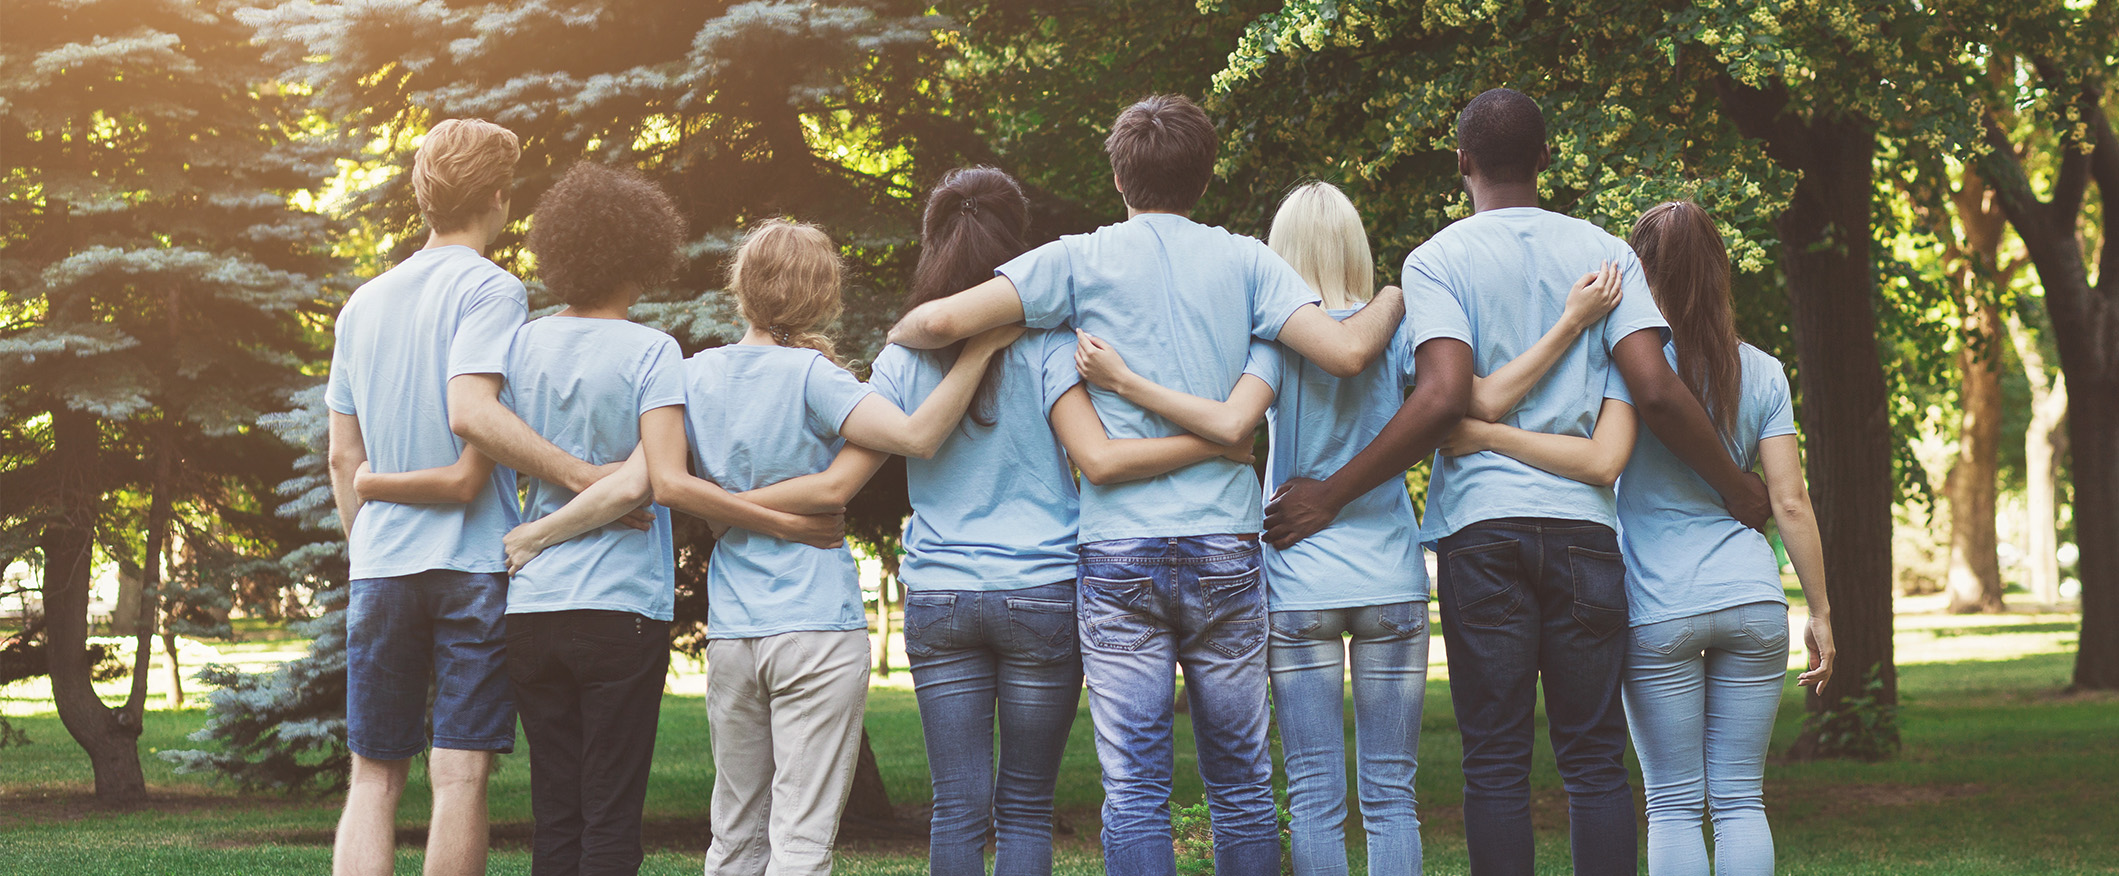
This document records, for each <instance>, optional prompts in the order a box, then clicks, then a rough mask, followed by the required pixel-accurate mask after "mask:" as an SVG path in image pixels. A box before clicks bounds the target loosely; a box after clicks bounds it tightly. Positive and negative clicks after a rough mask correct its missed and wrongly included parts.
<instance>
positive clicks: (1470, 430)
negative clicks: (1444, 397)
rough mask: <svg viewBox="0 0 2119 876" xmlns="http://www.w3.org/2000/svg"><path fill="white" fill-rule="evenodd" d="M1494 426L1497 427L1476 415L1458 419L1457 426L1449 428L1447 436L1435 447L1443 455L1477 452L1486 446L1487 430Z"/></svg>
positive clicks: (1461, 454)
mask: <svg viewBox="0 0 2119 876" xmlns="http://www.w3.org/2000/svg"><path fill="white" fill-rule="evenodd" d="M1495 428H1499V427H1497V426H1495V425H1494V424H1492V423H1489V422H1487V421H1485V420H1481V419H1478V418H1477V417H1465V418H1464V419H1463V420H1460V421H1458V423H1457V428H1455V429H1452V430H1450V433H1449V436H1448V437H1446V438H1443V439H1442V445H1441V446H1439V447H1437V448H1435V449H1436V450H1440V451H1442V455H1443V456H1463V455H1465V454H1468V453H1478V452H1479V451H1481V450H1485V449H1487V448H1488V446H1489V444H1488V442H1487V435H1488V434H1489V430H1492V429H1495Z"/></svg>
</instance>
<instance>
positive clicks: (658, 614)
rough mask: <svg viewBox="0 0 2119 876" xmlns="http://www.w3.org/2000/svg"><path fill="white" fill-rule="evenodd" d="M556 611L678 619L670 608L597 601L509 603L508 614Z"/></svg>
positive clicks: (652, 618)
mask: <svg viewBox="0 0 2119 876" xmlns="http://www.w3.org/2000/svg"><path fill="white" fill-rule="evenodd" d="M555 611H623V612H626V613H629V614H637V615H640V616H641V617H645V618H648V619H650V620H659V621H669V620H674V619H675V618H676V613H675V611H674V610H673V609H669V608H659V609H657V608H643V607H641V606H640V605H638V604H635V603H625V602H597V601H588V602H552V603H531V604H529V605H515V604H514V603H509V605H508V611H507V613H508V614H547V613H550V612H555Z"/></svg>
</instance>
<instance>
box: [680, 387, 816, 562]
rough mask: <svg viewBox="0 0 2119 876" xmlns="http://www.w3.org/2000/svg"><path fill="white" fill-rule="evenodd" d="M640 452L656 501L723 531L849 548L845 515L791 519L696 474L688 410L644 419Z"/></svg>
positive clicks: (791, 517) (805, 516)
mask: <svg viewBox="0 0 2119 876" xmlns="http://www.w3.org/2000/svg"><path fill="white" fill-rule="evenodd" d="M640 448H641V450H642V451H643V452H644V453H645V454H646V455H647V477H648V485H649V486H650V487H652V488H653V490H654V493H655V501H657V502H660V503H662V504H663V505H665V506H667V507H669V508H670V509H672V510H676V511H682V512H684V513H686V514H690V515H692V516H694V517H698V518H701V519H704V520H706V521H708V522H709V523H715V524H719V525H722V526H732V527H736V528H738V529H748V530H750V531H752V532H756V533H761V534H764V535H770V536H772V537H774V538H777V539H780V540H782V541H794V542H801V543H803V544H807V545H811V546H813V547H821V548H829V547H837V546H839V545H841V544H844V543H845V534H846V518H845V516H844V515H841V514H788V513H786V512H783V511H774V510H772V509H770V508H763V507H759V506H758V505H755V504H753V503H750V502H746V501H744V500H742V499H739V498H736V497H735V496H733V495H730V494H729V492H728V491H727V490H724V489H721V487H720V486H719V485H717V484H715V483H714V482H712V481H709V480H706V479H704V478H700V477H697V476H695V475H693V474H692V473H691V469H690V461H691V448H690V445H689V442H688V439H686V438H685V435H684V409H683V408H681V407H674V406H672V407H666V408H655V409H654V410H651V411H648V412H647V413H644V414H641V415H640Z"/></svg>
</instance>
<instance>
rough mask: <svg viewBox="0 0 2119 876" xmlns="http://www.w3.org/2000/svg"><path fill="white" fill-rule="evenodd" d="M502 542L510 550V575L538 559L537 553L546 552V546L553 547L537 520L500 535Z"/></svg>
mask: <svg viewBox="0 0 2119 876" xmlns="http://www.w3.org/2000/svg"><path fill="white" fill-rule="evenodd" d="M500 544H501V546H502V547H504V548H506V549H507V552H508V574H510V575H513V574H515V573H517V572H520V571H522V567H524V566H527V565H529V564H530V561H531V560H534V559H537V555H538V554H541V553H544V549H545V548H548V547H551V545H549V544H547V543H545V540H544V531H543V527H540V526H538V525H537V523H536V522H535V521H532V522H530V523H524V524H522V525H520V526H517V527H515V528H514V529H510V530H508V534H507V535H504V536H501V537H500Z"/></svg>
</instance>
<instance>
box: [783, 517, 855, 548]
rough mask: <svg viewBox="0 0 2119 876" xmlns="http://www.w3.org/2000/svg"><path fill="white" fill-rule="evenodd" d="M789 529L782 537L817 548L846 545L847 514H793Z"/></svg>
mask: <svg viewBox="0 0 2119 876" xmlns="http://www.w3.org/2000/svg"><path fill="white" fill-rule="evenodd" d="M788 516H789V517H790V518H792V520H791V521H790V522H789V524H788V527H787V531H786V532H784V533H782V534H781V535H780V538H782V539H785V540H787V541H793V542H800V543H802V544H806V545H809V546H810V547H815V548H826V549H830V548H836V547H844V546H845V544H846V514H845V513H844V512H840V513H834V514H791V515H788Z"/></svg>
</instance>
